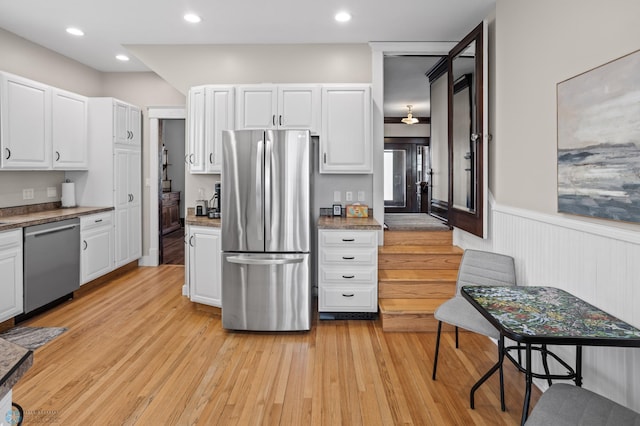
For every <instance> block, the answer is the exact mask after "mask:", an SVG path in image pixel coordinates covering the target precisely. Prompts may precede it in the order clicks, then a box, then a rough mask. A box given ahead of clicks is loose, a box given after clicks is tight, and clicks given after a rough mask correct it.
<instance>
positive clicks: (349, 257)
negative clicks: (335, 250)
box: [342, 256, 355, 260]
mask: <svg viewBox="0 0 640 426" xmlns="http://www.w3.org/2000/svg"><path fill="white" fill-rule="evenodd" d="M342 258H343V259H344V260H353V259H355V256H342Z"/></svg>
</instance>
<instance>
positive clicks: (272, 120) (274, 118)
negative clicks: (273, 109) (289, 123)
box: [271, 114, 276, 126]
mask: <svg viewBox="0 0 640 426" xmlns="http://www.w3.org/2000/svg"><path fill="white" fill-rule="evenodd" d="M271 122H272V123H273V125H274V126H275V125H276V115H275V114H273V117H272V118H271Z"/></svg>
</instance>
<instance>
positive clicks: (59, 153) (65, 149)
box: [51, 89, 88, 170]
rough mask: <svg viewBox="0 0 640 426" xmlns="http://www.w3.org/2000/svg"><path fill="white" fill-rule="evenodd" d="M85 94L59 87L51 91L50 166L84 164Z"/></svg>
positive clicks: (75, 167) (68, 167)
mask: <svg viewBox="0 0 640 426" xmlns="http://www.w3.org/2000/svg"><path fill="white" fill-rule="evenodd" d="M87 104H88V101H87V98H86V97H84V96H81V95H77V94H75V93H71V92H66V91H64V90H60V89H53V92H52V106H51V113H52V120H51V124H52V127H51V141H52V145H53V168H54V169H63V170H82V169H86V168H87V161H88V160H87V147H88V142H87Z"/></svg>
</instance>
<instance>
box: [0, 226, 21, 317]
mask: <svg viewBox="0 0 640 426" xmlns="http://www.w3.org/2000/svg"><path fill="white" fill-rule="evenodd" d="M22 288H23V281H22V229H19V230H13V231H5V232H2V233H0V322H2V321H5V320H7V319H10V318H13V317H14V316H16V315H19V314H21V313H22V309H23V300H22Z"/></svg>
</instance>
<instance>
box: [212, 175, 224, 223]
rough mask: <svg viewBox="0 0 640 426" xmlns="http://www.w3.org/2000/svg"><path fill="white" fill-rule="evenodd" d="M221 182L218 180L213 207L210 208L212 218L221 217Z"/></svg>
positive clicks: (214, 191)
mask: <svg viewBox="0 0 640 426" xmlns="http://www.w3.org/2000/svg"><path fill="white" fill-rule="evenodd" d="M221 211H222V210H221V209H220V182H216V184H215V186H214V190H213V197H212V198H211V209H209V217H210V218H211V219H220V213H221Z"/></svg>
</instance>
